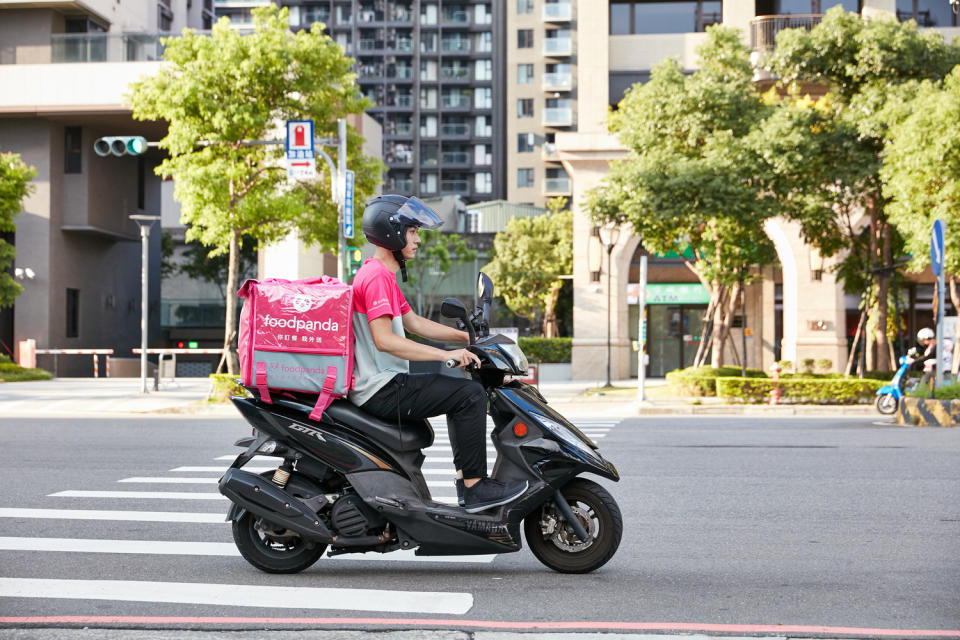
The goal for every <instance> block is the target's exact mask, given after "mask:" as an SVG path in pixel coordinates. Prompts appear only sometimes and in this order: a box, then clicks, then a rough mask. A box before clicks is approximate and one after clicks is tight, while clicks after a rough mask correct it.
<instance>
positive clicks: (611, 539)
mask: <svg viewBox="0 0 960 640" xmlns="http://www.w3.org/2000/svg"><path fill="white" fill-rule="evenodd" d="M560 493H562V494H563V497H564V498H565V499H566V501H567V502H568V503H569V504H570V508H571V510H572V511H573V514H574V516H576V518H577V520H579V521H580V524H581V525H583V528H584V530H585V531H586V532H587V536H588V539H587V540H586V541H584V540H580V539H579V538H578V537H577V535H576V534H575V533H574V532H573V528H572V527H571V526H570V525H569V523H567V522H566V520H565V519H564V518H563V516H562V515H561V514H560V510H559V509H558V508H557V506H556V504H555V503H554V501H553V500H548V501H547V502H546V503H544V504H543V506H541V507H540V508H539V509H537V510H536V511H534V512H533V513H531V514H530V515H528V516H527V517H526V519H525V520H524V522H523V532H524V534H525V535H526V538H527V545H529V547H530V551H532V552H533V555H535V556H536V557H537V560H539V561H540V562H542V563H543V564H545V565H546V566H548V567H550V568H551V569H553V570H554V571H558V572H560V573H589V572H591V571H594V570H596V569H599V568H600V567H602V566H603V565H604V564H606V563H607V561H608V560H610V558H612V557H613V554H614V553H616V552H617V547H619V546H620V537H621V536H622V535H623V517H622V516H621V515H620V508H619V507H618V506H617V503H616V501H615V500H614V499H613V496H611V495H610V493H609V492H608V491H607V490H606V489H604V488H603V487H601V486H600V485H599V484H597V483H596V482H591V481H590V480H584V479H583V478H575V479H574V480H572V481H570V483H569V484H567V486H565V487H564V488H563V489H561V490H560Z"/></svg>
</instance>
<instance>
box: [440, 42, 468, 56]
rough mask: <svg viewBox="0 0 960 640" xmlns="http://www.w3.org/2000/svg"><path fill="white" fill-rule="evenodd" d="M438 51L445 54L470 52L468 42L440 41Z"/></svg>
mask: <svg viewBox="0 0 960 640" xmlns="http://www.w3.org/2000/svg"><path fill="white" fill-rule="evenodd" d="M440 49H441V50H443V51H446V52H454V53H457V52H460V53H468V52H469V51H470V41H469V40H462V39H461V40H442V41H441V42H440Z"/></svg>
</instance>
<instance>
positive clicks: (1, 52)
mask: <svg viewBox="0 0 960 640" xmlns="http://www.w3.org/2000/svg"><path fill="white" fill-rule="evenodd" d="M61 32H63V16H62V15H61V14H59V13H57V12H55V11H52V10H49V9H10V10H5V11H3V12H2V13H0V64H3V65H10V64H44V63H48V62H50V34H51V33H61ZM0 86H3V85H0Z"/></svg>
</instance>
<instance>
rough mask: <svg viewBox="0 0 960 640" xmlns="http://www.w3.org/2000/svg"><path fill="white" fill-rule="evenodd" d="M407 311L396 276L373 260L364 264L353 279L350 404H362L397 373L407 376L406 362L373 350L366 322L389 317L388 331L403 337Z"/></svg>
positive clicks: (374, 348)
mask: <svg viewBox="0 0 960 640" xmlns="http://www.w3.org/2000/svg"><path fill="white" fill-rule="evenodd" d="M408 311H410V305H409V304H407V300H406V298H404V297H403V292H402V291H401V290H400V285H399V284H397V276H396V275H395V274H394V273H392V272H391V271H390V270H389V269H387V268H386V267H385V266H383V263H382V262H380V261H379V260H377V259H376V258H369V259H367V260H366V261H364V263H363V266H361V267H360V270H359V271H357V275H356V277H355V278H354V280H353V335H354V340H355V342H354V349H353V356H354V358H353V363H354V365H353V380H354V382H353V390H352V391H350V394H349V398H350V401H351V402H353V403H354V404H356V405H362V404H363V403H364V402H366V401H367V400H369V399H370V398H371V397H372V396H373V394H375V393H376V392H377V391H379V390H380V388H381V387H383V385H385V384H387V383H388V382H390V380H392V379H393V378H394V376H396V375H397V374H398V373H409V372H410V362H409V361H407V360H404V359H403V358H398V357H396V356H393V355H390V354H389V353H387V352H385V351H380V350H379V349H377V345H376V344H375V343H374V341H373V334H371V333H370V321H371V320H375V319H376V318H379V317H381V316H391V321H390V329H391V330H392V331H393V333H395V334H396V335H398V336H401V337H404V338H405V337H406V333H405V332H404V330H403V314H405V313H407V312H408Z"/></svg>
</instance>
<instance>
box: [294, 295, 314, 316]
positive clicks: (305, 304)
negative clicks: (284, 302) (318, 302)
mask: <svg viewBox="0 0 960 640" xmlns="http://www.w3.org/2000/svg"><path fill="white" fill-rule="evenodd" d="M293 308H294V309H296V310H297V312H298V313H304V312H305V311H309V310H310V309H312V308H313V298H311V297H310V296H308V295H306V294H303V293H298V294H297V295H295V296H293Z"/></svg>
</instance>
